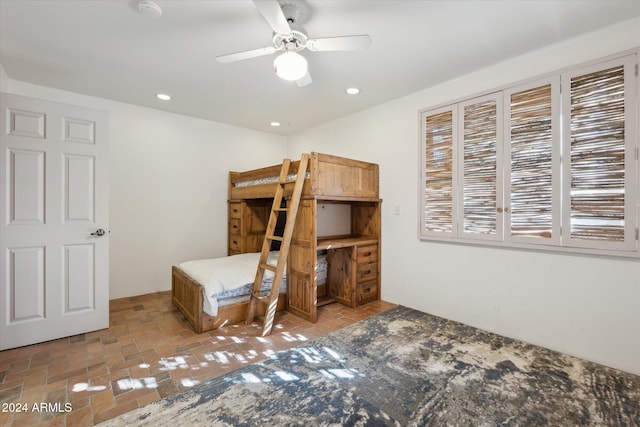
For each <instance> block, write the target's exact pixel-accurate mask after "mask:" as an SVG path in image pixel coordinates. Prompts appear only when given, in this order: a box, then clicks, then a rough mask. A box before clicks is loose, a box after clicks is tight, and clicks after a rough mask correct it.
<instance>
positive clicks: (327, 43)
mask: <svg viewBox="0 0 640 427" xmlns="http://www.w3.org/2000/svg"><path fill="white" fill-rule="evenodd" d="M370 44H371V37H369V36H368V35H361V36H342V37H327V38H322V39H312V40H308V41H307V49H309V50H312V51H315V52H319V51H329V50H363V49H366V48H368V47H369V45H370Z"/></svg>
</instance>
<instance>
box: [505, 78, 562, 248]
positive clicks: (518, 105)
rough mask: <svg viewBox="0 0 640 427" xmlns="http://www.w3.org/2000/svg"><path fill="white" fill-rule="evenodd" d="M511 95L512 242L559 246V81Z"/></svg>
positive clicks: (508, 197)
mask: <svg viewBox="0 0 640 427" xmlns="http://www.w3.org/2000/svg"><path fill="white" fill-rule="evenodd" d="M506 95H507V96H506V97H505V100H506V103H507V105H508V107H509V108H508V113H507V128H506V131H505V152H506V153H507V154H506V155H507V156H508V158H507V159H506V162H505V169H506V173H507V178H506V183H507V188H508V192H507V195H506V203H505V205H506V207H505V219H506V232H507V238H508V239H510V240H513V241H529V240H531V239H543V240H545V241H546V242H544V243H547V244H550V243H556V242H559V240H560V186H559V181H560V180H559V174H560V171H559V165H560V147H559V126H558V125H557V124H556V123H557V122H558V114H559V105H560V104H559V78H558V77H555V78H552V79H549V80H547V82H545V83H542V84H541V82H538V83H535V84H530V85H528V86H525V87H516V88H513V89H511V90H509V91H507V92H506Z"/></svg>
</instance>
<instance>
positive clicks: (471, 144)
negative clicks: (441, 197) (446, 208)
mask: <svg viewBox="0 0 640 427" xmlns="http://www.w3.org/2000/svg"><path fill="white" fill-rule="evenodd" d="M499 95H500V94H492V95H488V96H484V97H481V98H476V99H473V100H470V101H467V102H463V103H461V104H460V115H461V120H460V126H461V129H460V134H461V135H462V147H463V149H462V153H461V156H462V159H461V161H460V164H462V171H461V174H462V177H461V182H462V192H461V194H460V196H461V197H462V201H461V206H462V208H463V213H462V221H461V224H460V226H461V232H462V233H464V235H465V237H470V238H482V239H501V238H502V221H503V217H502V210H503V209H502V208H503V207H502V199H501V194H502V185H501V173H500V170H499V169H498V164H499V163H500V162H501V159H500V158H501V152H502V149H501V145H502V103H501V99H500V96H499ZM498 141H500V143H498ZM499 195H500V199H499V198H498V196H499Z"/></svg>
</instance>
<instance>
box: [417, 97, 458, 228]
mask: <svg viewBox="0 0 640 427" xmlns="http://www.w3.org/2000/svg"><path fill="white" fill-rule="evenodd" d="M455 116H456V113H455V107H445V108H443V109H440V110H436V111H433V112H427V113H425V114H423V115H422V122H423V144H422V154H423V156H424V157H423V164H422V168H423V179H424V181H423V182H424V187H423V194H422V197H423V199H422V214H423V218H422V221H421V222H422V234H443V233H453V232H454V223H455V222H454V173H453V163H454V161H453V160H454V154H453V153H454V140H455V135H456V128H455V125H454V124H455V122H456V121H455V119H456V118H455Z"/></svg>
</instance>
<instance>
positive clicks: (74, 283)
mask: <svg viewBox="0 0 640 427" xmlns="http://www.w3.org/2000/svg"><path fill="white" fill-rule="evenodd" d="M64 250H65V260H64V266H65V272H64V282H63V283H64V288H65V300H66V304H65V307H64V309H65V311H64V312H65V314H68V313H71V312H74V311H79V310H91V309H94V308H95V303H94V295H95V280H94V270H95V254H94V245H92V244H84V245H67V246H65V248H64Z"/></svg>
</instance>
